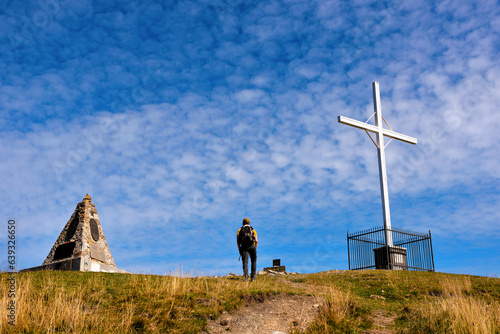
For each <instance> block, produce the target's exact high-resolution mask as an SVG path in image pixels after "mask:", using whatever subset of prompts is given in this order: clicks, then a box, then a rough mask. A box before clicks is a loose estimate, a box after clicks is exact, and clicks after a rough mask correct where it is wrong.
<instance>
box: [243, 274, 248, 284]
mask: <svg viewBox="0 0 500 334" xmlns="http://www.w3.org/2000/svg"><path fill="white" fill-rule="evenodd" d="M243 280H244V281H245V282H246V281H248V274H246V275H243Z"/></svg>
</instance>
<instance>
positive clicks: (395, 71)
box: [0, 0, 500, 275]
mask: <svg viewBox="0 0 500 334" xmlns="http://www.w3.org/2000/svg"><path fill="white" fill-rule="evenodd" d="M0 8H1V11H0V12H1V13H2V14H1V19H0V22H1V23H0V25H1V29H0V41H1V43H0V52H1V53H0V54H1V56H0V59H1V62H0V66H1V72H0V73H2V74H1V76H0V80H1V82H0V83H1V89H0V109H1V111H2V112H1V113H0V115H1V116H0V131H1V134H2V137H1V138H2V140H1V141H0V153H1V156H2V157H3V159H4V162H3V163H2V164H0V171H1V173H2V175H3V187H2V189H4V191H3V192H2V194H1V195H0V196H1V203H2V204H0V208H1V209H0V212H1V213H2V215H3V216H4V218H5V219H6V218H7V217H16V219H18V221H19V227H20V232H19V233H20V238H21V239H20V240H22V243H23V244H22V247H21V248H20V249H21V261H22V262H21V266H28V265H36V264H39V263H40V262H42V261H43V259H44V257H45V255H46V254H45V253H44V252H48V251H49V250H50V247H51V245H52V243H53V242H54V240H55V238H56V237H57V235H58V233H59V232H60V230H61V228H62V226H63V224H64V223H65V222H66V221H67V220H68V219H69V216H70V215H71V213H72V211H73V209H74V206H75V205H76V203H77V202H78V201H80V200H81V198H82V197H83V196H84V195H85V194H86V193H87V192H88V193H90V194H91V196H92V198H93V201H94V203H95V204H96V206H97V209H98V212H99V215H100V218H101V222H102V224H103V228H104V231H105V233H106V237H107V239H108V242H109V244H110V247H111V250H112V252H113V254H114V257H115V260H116V262H117V264H118V265H119V266H120V267H122V268H125V269H128V270H135V271H150V272H154V273H164V272H168V271H170V270H175V269H176V268H177V267H178V266H179V265H182V266H183V268H185V269H186V270H190V271H194V270H198V271H200V272H205V273H208V272H210V271H212V272H213V271H218V272H221V273H223V272H228V271H235V270H238V268H237V266H238V263H237V262H236V258H237V252H236V251H235V249H234V248H235V247H234V240H233V239H234V234H235V229H236V228H237V227H238V226H239V224H240V221H241V219H242V218H243V217H244V216H249V217H250V218H251V219H252V221H253V223H254V224H255V227H256V228H257V229H258V231H259V240H260V241H261V246H260V247H259V248H260V251H259V258H260V259H261V260H260V261H261V262H260V264H261V265H264V264H266V265H267V264H268V262H270V259H272V258H282V260H283V262H284V263H285V264H286V265H287V266H288V268H289V269H290V270H296V271H319V270H326V269H332V268H346V267H347V261H346V257H347V254H346V249H345V240H344V238H345V231H346V229H349V230H358V229H364V228H368V227H373V226H376V225H379V224H381V221H382V219H381V209H380V204H379V203H380V198H379V186H378V174H377V172H378V171H377V161H376V153H375V149H374V147H373V146H372V143H371V142H370V140H369V139H368V138H366V135H365V134H364V133H362V132H361V131H357V130H355V129H351V128H349V127H343V126H339V125H338V123H337V119H336V117H337V116H338V115H339V114H343V115H346V116H349V117H352V118H356V119H359V120H365V119H368V118H369V117H370V116H371V113H372V112H373V111H372V109H373V107H372V102H371V90H370V83H371V82H372V81H379V82H380V85H381V93H382V108H383V110H384V115H386V118H387V120H388V122H389V124H391V126H392V127H393V128H394V129H395V130H396V131H399V132H402V133H406V134H409V135H412V136H414V137H417V138H418V139H419V144H418V145H417V146H415V147H409V145H405V144H402V143H391V144H390V145H389V146H388V170H389V178H390V180H389V187H390V196H391V204H392V210H393V221H394V224H395V225H397V226H400V227H404V228H408V229H414V230H423V231H425V230H427V229H429V228H430V229H431V230H432V231H433V236H434V241H435V256H436V266H437V269H438V270H443V271H451V272H465V273H475V274H484V275H489V274H492V273H495V270H498V269H497V268H498V267H499V266H498V265H499V262H498V261H499V254H498V250H497V249H496V247H495V246H494V245H495V244H496V243H497V242H498V240H499V239H500V230H499V228H498V221H499V218H500V214H499V212H498V209H497V208H498V202H499V194H498V187H499V177H500V175H499V172H498V171H499V170H500V166H499V164H500V162H499V159H498V156H500V155H499V152H498V142H499V141H500V138H499V137H500V134H499V132H498V131H497V127H498V124H499V123H500V119H499V116H498V113H497V112H496V109H497V108H498V105H499V102H500V101H499V96H500V95H499V94H498V92H499V82H498V77H499V74H500V73H499V72H500V68H499V66H498V64H497V61H496V59H497V58H498V49H499V48H498V45H499V32H500V30H499V27H500V24H499V22H500V19H499V7H498V5H497V4H496V3H493V2H489V1H477V2H473V3H470V4H462V3H458V2H449V1H441V2H438V3H436V4H434V3H433V4H431V3H427V2H414V1H398V2H395V1H394V2H393V1H382V2H380V1H379V2H375V1H360V2H356V3H351V2H348V1H317V2H316V1H299V0H297V1H261V2H252V3H247V2H244V1H238V0H220V1H213V2H212V1H210V2H208V1H167V2H159V1H152V2H151V1H150V2H145V1H117V2H112V1H78V2H77V1H62V0H46V1H44V0H39V1H32V2H29V3H27V4H25V3H22V2H19V1H14V2H10V3H4V4H2V5H0ZM207 232H208V233H209V235H210V240H207V237H206V234H207ZM2 233H4V231H2ZM458 246H460V248H459V249H458V250H457V248H458ZM457 252H460V254H458V255H457ZM478 258H480V259H482V260H477V259H478ZM496 274H498V272H496Z"/></svg>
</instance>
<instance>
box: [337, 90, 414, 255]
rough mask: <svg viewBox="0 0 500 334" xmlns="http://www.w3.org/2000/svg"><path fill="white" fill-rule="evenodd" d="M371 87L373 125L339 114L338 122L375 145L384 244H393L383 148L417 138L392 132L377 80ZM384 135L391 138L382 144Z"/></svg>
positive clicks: (412, 141) (411, 141)
mask: <svg viewBox="0 0 500 334" xmlns="http://www.w3.org/2000/svg"><path fill="white" fill-rule="evenodd" d="M372 89H373V108H374V110H375V112H374V114H373V115H372V116H371V117H370V118H369V119H368V121H369V120H370V119H371V118H372V117H373V116H375V126H373V125H371V124H368V121H366V123H363V122H360V121H357V120H354V119H352V118H348V117H345V116H339V118H338V121H339V123H342V124H346V125H350V126H353V127H355V128H358V129H362V130H365V131H366V133H367V134H368V136H369V137H370V139H371V140H372V142H373V143H374V144H375V146H376V147H377V152H378V169H379V177H380V192H381V196H382V210H383V213H384V232H385V245H386V246H390V247H392V246H393V243H392V231H391V212H390V209H389V191H388V188H387V168H386V165H385V148H386V146H387V145H388V144H389V142H390V141H391V140H392V139H397V140H401V141H403V142H405V143H409V144H413V145H415V144H416V143H417V139H416V138H413V137H410V136H407V135H403V134H401V133H397V132H394V131H393V130H392V129H391V127H390V126H389V124H388V123H387V121H386V120H385V119H384V117H383V116H382V109H381V107H380V89H379V84H378V82H376V81H374V82H373V83H372ZM383 123H385V124H386V125H387V127H388V128H389V129H386V128H384V127H383ZM369 132H372V133H375V134H376V135H377V137H376V141H375V140H373V138H372V136H371V135H370V133H369ZM384 136H386V137H389V138H391V139H390V140H389V142H387V144H384Z"/></svg>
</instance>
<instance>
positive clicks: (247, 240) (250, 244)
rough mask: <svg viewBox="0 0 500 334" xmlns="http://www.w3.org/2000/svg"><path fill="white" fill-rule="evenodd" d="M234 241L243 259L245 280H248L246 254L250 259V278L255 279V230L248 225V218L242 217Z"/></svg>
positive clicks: (256, 240)
mask: <svg viewBox="0 0 500 334" xmlns="http://www.w3.org/2000/svg"><path fill="white" fill-rule="evenodd" d="M236 243H237V244H238V251H239V252H240V255H241V259H242V260H243V275H244V277H245V281H247V280H248V255H250V259H251V260H252V272H251V276H250V277H251V280H252V281H255V273H256V272H257V244H258V243H259V240H258V239H257V232H256V231H255V230H254V228H253V227H252V226H250V219H248V218H245V219H243V226H242V227H240V229H239V230H238V233H236Z"/></svg>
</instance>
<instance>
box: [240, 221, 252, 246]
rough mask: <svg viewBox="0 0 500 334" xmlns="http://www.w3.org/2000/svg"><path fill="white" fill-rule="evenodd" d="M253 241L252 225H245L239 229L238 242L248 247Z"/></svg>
mask: <svg viewBox="0 0 500 334" xmlns="http://www.w3.org/2000/svg"><path fill="white" fill-rule="evenodd" d="M254 242H255V235H254V234H253V227H252V226H250V225H245V226H243V227H242V228H241V231H240V244H241V246H242V247H243V248H248V247H250V246H252V245H253V243H254Z"/></svg>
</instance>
